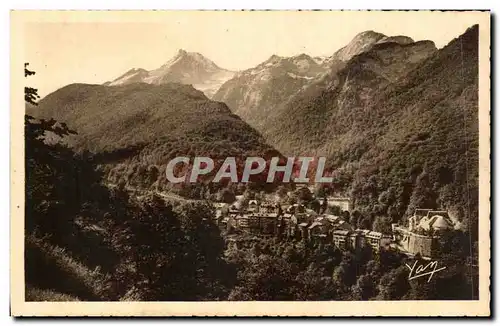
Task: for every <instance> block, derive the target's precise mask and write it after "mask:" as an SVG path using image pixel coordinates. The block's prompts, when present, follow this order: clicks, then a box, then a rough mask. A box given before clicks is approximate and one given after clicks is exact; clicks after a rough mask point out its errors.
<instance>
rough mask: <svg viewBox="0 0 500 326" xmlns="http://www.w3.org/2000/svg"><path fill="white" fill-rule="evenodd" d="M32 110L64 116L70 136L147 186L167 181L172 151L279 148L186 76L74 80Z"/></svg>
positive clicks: (124, 176) (263, 152)
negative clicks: (157, 80)
mask: <svg viewBox="0 0 500 326" xmlns="http://www.w3.org/2000/svg"><path fill="white" fill-rule="evenodd" d="M28 113H29V114H31V115H33V116H35V117H37V118H55V119H56V120H58V121H60V122H65V123H66V124H67V125H68V127H69V128H70V129H73V130H76V131H77V132H78V134H77V135H74V136H72V137H69V142H70V144H71V145H72V146H74V147H75V148H76V149H78V150H80V151H91V152H93V153H95V154H97V156H95V157H94V159H96V160H99V161H100V162H102V163H108V164H109V166H108V176H110V177H112V180H113V182H115V183H118V182H121V181H120V180H125V182H127V183H129V184H132V183H133V184H136V185H140V186H141V187H145V188H149V187H151V186H152V185H153V184H154V186H155V187H159V188H162V187H163V186H165V185H166V178H165V167H166V164H167V163H168V162H169V161H170V159H172V158H173V157H175V156H189V157H193V156H210V157H212V158H213V159H214V160H216V162H219V161H220V160H223V159H225V157H226V156H236V157H240V158H243V157H247V156H264V157H268V156H275V155H278V154H279V153H277V152H276V151H275V150H274V149H273V148H272V147H270V146H269V145H267V144H266V143H265V142H264V140H263V138H262V136H261V135H260V134H259V133H258V132H257V131H255V130H254V129H252V128H251V127H250V126H248V124H246V123H245V122H244V121H242V120H241V119H240V118H239V117H238V116H236V115H234V114H232V113H231V111H230V110H229V109H228V107H227V106H226V105H225V104H224V103H220V102H214V101H211V100H209V99H208V98H207V97H206V96H205V95H204V94H203V93H202V92H200V91H198V90H195V89H194V88H193V87H192V86H188V85H182V84H161V85H150V84H144V83H136V84H129V85H123V86H114V87H109V86H102V85H86V84H72V85H68V86H66V87H63V88H61V89H59V90H57V91H56V92H54V93H52V94H50V95H48V96H46V97H45V98H44V99H42V100H41V101H40V103H39V105H38V106H37V107H35V108H30V109H29V112H28Z"/></svg>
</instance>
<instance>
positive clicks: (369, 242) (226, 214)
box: [213, 186, 461, 259]
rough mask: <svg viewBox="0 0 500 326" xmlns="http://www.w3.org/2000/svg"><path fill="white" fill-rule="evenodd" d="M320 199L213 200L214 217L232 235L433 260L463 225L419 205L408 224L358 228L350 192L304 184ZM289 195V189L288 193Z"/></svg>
mask: <svg viewBox="0 0 500 326" xmlns="http://www.w3.org/2000/svg"><path fill="white" fill-rule="evenodd" d="M299 189H300V190H301V191H302V192H308V193H310V195H311V196H312V198H313V199H314V200H315V202H316V203H319V205H316V207H313V208H311V207H307V206H306V205H305V204H303V203H301V202H297V203H283V201H280V200H279V198H278V196H274V197H273V196H264V197H263V198H262V199H246V200H245V199H244V198H243V197H244V196H237V198H236V201H235V202H234V203H231V204H228V203H221V202H214V203H213V205H214V207H215V211H216V215H215V217H214V222H215V223H216V224H217V225H218V226H219V228H220V229H221V231H223V232H222V233H223V234H225V235H226V236H227V237H228V238H230V237H231V235H237V234H242V235H252V236H257V237H260V238H270V237H276V238H278V239H280V240H288V241H303V242H313V243H333V244H334V245H335V246H336V247H337V248H338V249H340V250H359V249H362V248H366V247H371V248H372V250H373V251H374V252H380V251H381V250H386V251H388V250H392V251H397V252H400V253H402V254H405V255H407V256H409V257H413V256H415V255H419V256H421V257H422V258H424V259H431V258H433V256H435V255H436V252H437V250H438V249H439V248H438V247H439V241H438V240H439V239H440V237H441V236H442V235H443V234H446V233H447V232H450V231H452V230H456V229H460V227H461V225H460V223H459V222H457V221H454V220H453V219H452V218H451V217H450V215H449V212H448V211H446V210H438V209H431V208H425V209H424V208H418V209H416V210H415V212H414V214H413V216H411V217H410V218H409V219H408V223H407V225H399V224H396V223H392V224H391V230H390V232H385V233H382V232H377V231H374V230H371V229H363V228H358V227H357V226H356V225H353V224H351V223H349V217H350V215H351V213H353V212H354V211H355V207H354V205H353V201H352V199H351V198H349V197H335V196H324V197H323V198H315V197H314V187H312V186H309V187H305V186H303V187H299ZM288 195H290V192H289V193H288Z"/></svg>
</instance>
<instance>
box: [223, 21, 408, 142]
mask: <svg viewBox="0 0 500 326" xmlns="http://www.w3.org/2000/svg"><path fill="white" fill-rule="evenodd" d="M389 42H390V43H394V42H395V43H401V44H406V43H409V42H411V43H413V40H412V39H411V38H409V37H404V36H394V37H388V36H385V35H383V34H380V33H376V32H373V31H366V32H362V33H359V34H358V35H356V36H355V37H354V38H353V39H352V40H351V41H350V42H349V43H348V44H347V45H346V46H344V47H343V48H341V49H339V50H338V51H337V52H335V53H334V54H333V55H332V56H330V57H314V58H312V57H310V56H308V55H306V54H301V55H298V56H295V57H289V58H281V57H278V56H276V55H273V56H272V57H271V58H269V59H268V60H267V61H265V62H263V63H261V64H259V65H258V66H257V67H255V68H251V69H248V70H245V71H243V72H240V73H238V74H236V75H235V76H234V77H233V78H232V79H230V80H228V81H227V82H226V83H224V84H223V85H222V86H221V87H220V89H219V91H218V92H217V93H216V94H215V96H214V99H215V100H218V101H221V102H224V103H226V104H227V105H228V106H229V108H230V109H231V110H232V111H233V112H235V113H236V114H238V115H239V116H241V117H242V118H243V119H244V120H245V121H247V122H248V123H249V124H250V125H252V126H253V127H255V128H256V129H257V130H259V131H260V132H262V133H266V132H267V130H268V129H269V119H270V117H273V116H275V117H276V118H278V117H279V113H278V112H279V111H280V109H281V108H282V107H283V106H285V104H286V103H287V102H288V101H289V100H290V98H293V97H295V96H297V94H301V93H303V92H304V90H305V89H307V88H308V87H309V86H311V85H314V88H316V87H324V86H325V82H328V81H329V80H331V79H332V78H334V77H335V76H336V74H337V72H338V71H339V70H341V69H342V68H344V67H345V65H346V63H347V62H348V61H349V60H351V59H352V58H353V57H354V56H356V55H358V54H360V53H363V52H366V51H369V50H370V49H371V48H372V47H374V46H375V45H377V44H378V43H389ZM308 92H310V90H309V91H308ZM299 96H300V95H299ZM273 124H274V123H273ZM271 127H272V126H271Z"/></svg>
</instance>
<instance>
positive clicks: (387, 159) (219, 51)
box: [10, 10, 491, 316]
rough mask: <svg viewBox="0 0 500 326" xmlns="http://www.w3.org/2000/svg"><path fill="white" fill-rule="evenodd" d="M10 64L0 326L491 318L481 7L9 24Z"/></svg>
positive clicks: (68, 14) (91, 16) (66, 15)
mask: <svg viewBox="0 0 500 326" xmlns="http://www.w3.org/2000/svg"><path fill="white" fill-rule="evenodd" d="M11 55H12V57H11V60H12V61H11V72H10V73H11V217H10V220H11V305H12V308H11V314H12V315H14V316H88V315H94V316H489V315H490V313H491V312H490V297H491V294H490V283H491V280H490V245H491V241H490V158H489V157H490V12H488V11H272V10H271V11H12V12H11ZM23 95H24V97H23Z"/></svg>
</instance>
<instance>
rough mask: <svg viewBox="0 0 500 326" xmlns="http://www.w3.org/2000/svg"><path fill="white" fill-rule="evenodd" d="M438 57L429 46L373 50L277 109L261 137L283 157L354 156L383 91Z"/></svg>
mask: <svg viewBox="0 0 500 326" xmlns="http://www.w3.org/2000/svg"><path fill="white" fill-rule="evenodd" d="M435 51H436V48H435V46H434V44H433V43H432V42H430V41H420V42H414V43H409V44H400V43H395V42H387V43H385V42H384V43H380V44H375V45H373V47H372V48H371V49H370V50H369V51H366V52H363V53H361V54H359V55H356V56H354V57H353V58H352V59H350V60H349V61H347V62H346V63H339V64H336V65H333V66H332V68H331V70H330V71H329V72H328V73H327V74H325V75H324V76H322V78H321V79H318V80H316V81H314V82H313V83H311V84H310V85H309V86H308V87H306V88H305V89H303V90H301V91H300V92H298V93H297V94H295V96H293V97H292V98H290V99H289V100H288V101H287V102H286V103H285V104H284V105H282V106H278V107H276V108H275V110H274V111H273V113H272V114H271V115H270V116H269V117H268V120H267V121H266V126H265V128H264V130H263V134H264V135H265V136H266V139H268V140H269V142H271V143H272V144H273V145H275V146H276V147H277V148H279V149H280V150H281V151H282V152H283V153H308V152H311V151H313V152H317V153H321V154H328V153H332V152H336V153H338V152H339V151H350V148H351V145H352V142H353V140H355V139H358V138H359V135H360V134H359V132H360V131H361V132H362V131H363V130H364V126H365V119H371V118H370V114H371V112H370V111H369V109H368V107H369V106H370V105H371V101H372V99H373V98H374V96H376V95H377V93H378V92H379V90H380V89H383V88H384V87H385V86H387V85H389V84H391V83H394V82H397V80H399V79H401V78H404V76H405V75H406V74H407V73H408V72H410V71H411V70H412V69H413V68H415V67H416V65H418V63H419V62H421V61H422V60H424V59H426V58H427V57H428V56H430V55H431V54H433V53H434V52H435ZM332 140H335V141H332Z"/></svg>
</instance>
